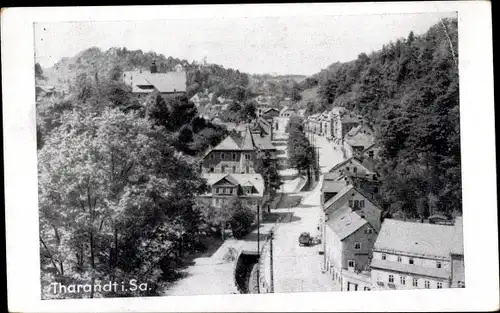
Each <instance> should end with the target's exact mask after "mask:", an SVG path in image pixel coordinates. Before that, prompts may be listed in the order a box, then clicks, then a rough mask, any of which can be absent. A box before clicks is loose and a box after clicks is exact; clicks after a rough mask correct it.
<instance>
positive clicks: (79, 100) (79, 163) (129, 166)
mask: <svg viewBox="0 0 500 313" xmlns="http://www.w3.org/2000/svg"><path fill="white" fill-rule="evenodd" d="M120 73H121V69H120V68H119V67H113V68H111V69H110V70H109V71H108V72H107V74H106V75H104V76H99V75H98V74H94V75H91V74H89V73H87V72H81V73H79V74H78V75H76V79H75V81H74V84H73V85H71V88H70V90H71V92H70V94H69V95H68V96H66V97H64V98H57V97H56V98H47V99H46V98H42V99H39V101H37V135H38V136H39V137H38V138H37V140H38V143H39V151H38V154H39V155H38V156H39V158H38V160H39V161H38V162H39V163H38V165H39V166H38V168H39V203H40V245H41V246H40V254H41V269H42V285H43V297H44V298H47V297H68V296H71V294H64V295H62V294H54V293H53V292H52V293H51V290H50V289H49V287H50V285H49V284H50V283H51V282H61V283H63V284H65V285H69V284H77V283H80V284H86V283H94V282H96V283H97V282H103V281H120V282H121V281H124V282H126V283H128V282H129V281H130V279H133V278H135V279H137V278H139V277H140V278H141V279H142V282H145V283H147V284H148V289H147V290H140V289H137V290H135V291H134V290H128V289H127V288H125V290H121V289H120V290H112V291H103V290H90V291H89V292H88V293H87V296H89V297H102V296H132V295H142V296H149V295H157V294H159V293H161V292H162V286H163V284H164V282H165V280H166V279H168V278H169V277H171V275H172V273H174V272H175V271H176V270H177V269H178V267H179V265H180V264H181V263H179V262H181V261H182V259H183V255H184V254H185V253H186V252H189V251H190V250H192V249H194V247H195V246H196V245H197V244H198V239H199V236H200V234H202V233H203V232H204V226H203V225H206V224H207V223H206V220H205V217H204V216H203V214H202V212H200V211H199V210H198V209H197V207H196V206H195V205H194V199H195V196H196V195H197V194H200V193H203V192H205V191H206V188H207V186H206V185H205V183H206V182H205V180H204V179H202V178H201V177H200V174H199V173H198V168H197V166H196V165H195V164H194V163H190V162H188V158H186V157H181V154H179V150H181V151H182V152H185V151H184V150H186V151H189V152H190V153H192V154H196V153H199V152H201V151H204V150H205V149H206V148H207V147H208V146H209V145H216V144H217V143H218V142H220V140H221V139H222V138H223V137H224V136H225V134H226V133H227V131H226V130H225V129H223V128H222V127H220V126H215V125H212V124H210V123H208V122H206V121H205V120H203V119H200V118H197V117H195V115H196V109H195V108H194V106H193V104H192V103H190V102H189V101H188V100H187V98H186V97H177V98H172V99H167V100H165V99H164V98H163V97H161V96H159V95H158V94H152V95H151V96H150V99H148V101H146V102H145V103H144V104H140V103H139V102H138V101H137V100H136V99H135V97H134V96H133V95H132V94H131V92H130V89H129V87H128V86H126V85H124V84H122V83H121V82H120V81H119V80H117V78H118V76H119V75H121V74H120ZM180 143H182V144H180ZM127 287H130V286H127ZM73 295H74V296H82V294H81V293H78V294H77V293H75V294H73Z"/></svg>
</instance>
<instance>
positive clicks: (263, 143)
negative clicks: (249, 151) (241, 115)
mask: <svg viewBox="0 0 500 313" xmlns="http://www.w3.org/2000/svg"><path fill="white" fill-rule="evenodd" d="M253 140H254V144H255V146H256V147H257V148H258V149H261V150H276V147H275V146H274V145H273V144H272V142H271V139H270V138H269V136H264V137H261V136H260V135H254V136H253Z"/></svg>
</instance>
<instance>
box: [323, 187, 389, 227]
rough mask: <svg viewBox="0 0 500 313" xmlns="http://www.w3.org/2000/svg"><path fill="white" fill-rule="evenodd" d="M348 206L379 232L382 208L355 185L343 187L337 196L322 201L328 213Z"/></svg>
mask: <svg viewBox="0 0 500 313" xmlns="http://www.w3.org/2000/svg"><path fill="white" fill-rule="evenodd" d="M344 206H347V207H349V208H351V210H352V211H353V212H355V213H356V214H358V215H359V216H361V217H362V218H363V219H365V220H366V221H367V222H368V223H369V224H370V225H371V226H372V227H373V228H374V229H375V230H376V231H377V232H378V231H379V230H380V219H381V214H382V209H381V208H380V207H379V206H378V205H377V204H376V203H375V201H374V200H373V199H372V198H370V197H368V196H366V195H365V194H364V193H363V192H361V191H360V190H359V189H357V188H356V187H354V186H353V185H347V186H345V187H344V188H342V189H341V190H340V191H339V192H338V193H337V194H335V196H333V197H332V198H330V199H328V200H327V201H325V202H324V203H322V208H323V210H324V212H325V214H326V215H328V214H330V212H335V211H337V210H338V209H340V208H342V207H344Z"/></svg>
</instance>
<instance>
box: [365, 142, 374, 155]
mask: <svg viewBox="0 0 500 313" xmlns="http://www.w3.org/2000/svg"><path fill="white" fill-rule="evenodd" d="M376 145H377V144H376V143H375V142H374V143H372V144H371V145H369V146H368V147H366V148H365V149H364V150H363V152H362V153H365V152H367V151H368V150H370V149H371V148H374V147H375V146H376Z"/></svg>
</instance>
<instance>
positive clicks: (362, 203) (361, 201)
mask: <svg viewBox="0 0 500 313" xmlns="http://www.w3.org/2000/svg"><path fill="white" fill-rule="evenodd" d="M359 207H360V208H364V207H365V200H359Z"/></svg>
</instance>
